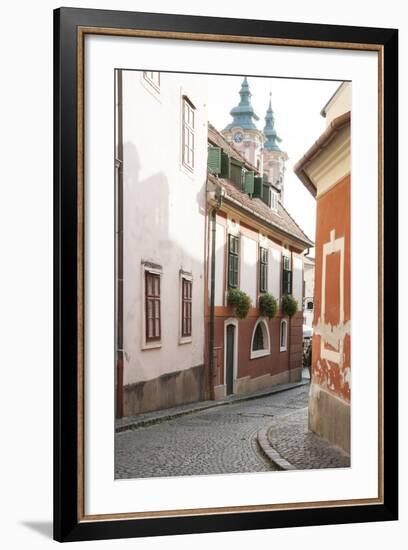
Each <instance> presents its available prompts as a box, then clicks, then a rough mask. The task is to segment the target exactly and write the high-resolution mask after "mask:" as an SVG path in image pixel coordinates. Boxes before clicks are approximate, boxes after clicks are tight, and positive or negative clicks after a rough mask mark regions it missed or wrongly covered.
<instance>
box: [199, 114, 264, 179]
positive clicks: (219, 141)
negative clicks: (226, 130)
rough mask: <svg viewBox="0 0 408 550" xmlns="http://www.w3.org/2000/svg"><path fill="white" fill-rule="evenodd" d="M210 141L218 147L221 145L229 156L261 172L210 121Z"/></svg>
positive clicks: (250, 168)
mask: <svg viewBox="0 0 408 550" xmlns="http://www.w3.org/2000/svg"><path fill="white" fill-rule="evenodd" d="M208 141H211V143H212V144H214V145H216V146H217V147H221V149H223V150H224V151H225V153H227V155H228V156H230V157H232V158H234V159H235V160H237V161H238V162H241V163H242V164H245V166H247V167H248V168H249V170H252V171H254V172H256V173H259V170H258V169H257V168H256V167H255V166H254V165H253V164H251V163H250V162H248V161H247V159H246V158H245V157H244V155H242V154H241V153H240V152H239V151H238V149H236V148H235V147H234V146H233V145H231V144H230V143H229V142H228V141H227V140H226V139H225V137H224V136H223V135H222V134H220V132H219V131H218V130H217V129H216V128H215V127H214V126H213V125H212V124H211V123H210V122H209V123H208Z"/></svg>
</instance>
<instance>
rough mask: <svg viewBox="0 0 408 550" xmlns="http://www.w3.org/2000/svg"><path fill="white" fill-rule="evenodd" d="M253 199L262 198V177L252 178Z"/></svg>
mask: <svg viewBox="0 0 408 550" xmlns="http://www.w3.org/2000/svg"><path fill="white" fill-rule="evenodd" d="M254 197H258V198H259V199H260V198H262V177H261V176H255V178H254Z"/></svg>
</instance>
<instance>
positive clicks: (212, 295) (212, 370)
mask: <svg viewBox="0 0 408 550" xmlns="http://www.w3.org/2000/svg"><path fill="white" fill-rule="evenodd" d="M216 198H217V204H216V206H214V207H212V209H211V286H210V330H209V346H208V347H209V371H210V396H211V399H215V390H214V379H215V358H214V341H215V239H216V234H217V223H216V216H217V210H218V209H219V208H220V206H221V203H222V193H221V189H220V188H218V187H217V190H216Z"/></svg>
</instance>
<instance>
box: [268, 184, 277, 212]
mask: <svg viewBox="0 0 408 550" xmlns="http://www.w3.org/2000/svg"><path fill="white" fill-rule="evenodd" d="M269 193H270V194H269V204H270V206H271V209H272V210H274V211H275V212H277V211H278V193H275V191H272V189H269Z"/></svg>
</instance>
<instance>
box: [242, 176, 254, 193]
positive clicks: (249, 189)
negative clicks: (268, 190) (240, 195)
mask: <svg viewBox="0 0 408 550" xmlns="http://www.w3.org/2000/svg"><path fill="white" fill-rule="evenodd" d="M254 179H255V172H245V173H244V191H245V193H246V194H247V195H253V193H254Z"/></svg>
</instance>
